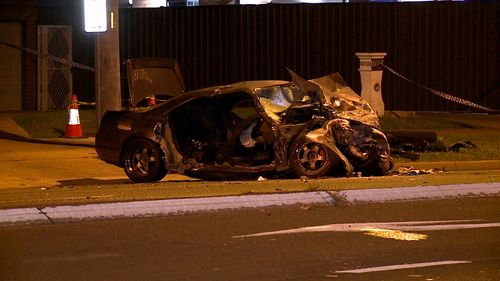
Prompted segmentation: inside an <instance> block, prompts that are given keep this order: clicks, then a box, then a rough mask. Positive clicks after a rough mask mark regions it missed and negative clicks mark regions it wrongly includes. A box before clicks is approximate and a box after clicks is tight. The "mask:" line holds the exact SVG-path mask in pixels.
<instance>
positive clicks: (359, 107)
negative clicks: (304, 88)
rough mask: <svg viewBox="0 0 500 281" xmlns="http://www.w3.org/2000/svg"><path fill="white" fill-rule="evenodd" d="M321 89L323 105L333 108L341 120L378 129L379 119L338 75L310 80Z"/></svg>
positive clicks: (367, 104)
mask: <svg viewBox="0 0 500 281" xmlns="http://www.w3.org/2000/svg"><path fill="white" fill-rule="evenodd" d="M309 82H312V83H314V84H316V85H318V86H319V87H320V88H321V91H322V93H323V96H324V98H325V100H324V104H325V105H326V106H329V107H331V108H333V109H334V110H335V111H336V113H337V115H338V116H339V117H341V118H345V119H349V120H355V121H359V122H361V123H364V124H367V125H370V126H373V127H375V128H379V129H380V124H379V118H378V115H377V113H376V112H375V110H373V108H372V107H371V106H370V104H369V103H368V102H367V101H366V100H364V99H362V98H361V97H360V96H359V95H358V94H356V93H355V92H354V91H353V90H352V89H351V88H350V87H349V86H347V83H346V82H345V81H344V79H342V77H341V76H340V74H339V73H333V74H329V75H326V76H323V77H320V78H316V79H311V80H309Z"/></svg>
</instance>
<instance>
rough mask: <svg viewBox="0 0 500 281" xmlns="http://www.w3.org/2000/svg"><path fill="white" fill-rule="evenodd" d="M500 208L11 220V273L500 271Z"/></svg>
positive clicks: (205, 275) (432, 204) (7, 237)
mask: <svg viewBox="0 0 500 281" xmlns="http://www.w3.org/2000/svg"><path fill="white" fill-rule="evenodd" d="M499 215H500V198H499V197H490V198H463V199H449V200H435V201H418V202H403V203H385V204H358V205H351V206H343V207H339V206H337V207H334V206H316V205H314V206H292V207H273V208H263V209H246V210H245V209H243V210H237V211H223V212H211V213H200V214H191V215H177V216H166V217H153V218H140V219H139V218H137V219H115V220H100V221H81V222H73V223H62V222H57V223H55V224H46V225H24V226H10V227H3V228H0V244H1V245H0V248H1V249H2V250H1V251H0V280H499V278H500V228H499V225H500V219H499V218H500V216H499ZM444 220H445V221H448V222H440V223H439V222H435V221H444ZM416 221H417V222H418V223H417V224H414V223H413V222H416ZM381 222H385V224H383V225H381V224H380V223H381ZM388 222H398V223H395V224H391V223H388ZM314 226H322V227H314ZM304 227H314V228H305V229H304ZM405 227H406V228H405ZM412 228H413V229H412ZM284 230H288V232H291V233H286V231H285V233H284V232H283V231H284ZM319 230H323V231H322V232H318V231H319ZM270 232H271V233H270ZM398 239H402V240H398ZM352 270H360V271H361V272H364V273H359V272H358V271H352ZM377 270H378V271H377Z"/></svg>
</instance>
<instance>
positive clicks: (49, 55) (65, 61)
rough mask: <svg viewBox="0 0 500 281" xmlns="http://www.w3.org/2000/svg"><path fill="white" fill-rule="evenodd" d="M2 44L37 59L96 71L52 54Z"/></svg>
mask: <svg viewBox="0 0 500 281" xmlns="http://www.w3.org/2000/svg"><path fill="white" fill-rule="evenodd" d="M0 44H2V45H5V46H8V47H11V48H14V49H18V50H21V51H23V52H26V53H29V54H32V55H35V56H37V57H42V58H47V59H49V60H51V61H55V62H58V63H60V64H64V65H67V66H71V67H74V68H79V69H84V70H88V71H95V70H94V68H93V67H91V66H88V65H84V64H81V63H78V62H74V61H72V60H68V59H65V58H61V57H58V56H54V55H51V54H46V53H43V52H40V51H37V50H35V49H31V48H26V47H21V46H17V45H14V44H11V43H8V42H5V41H2V40H0Z"/></svg>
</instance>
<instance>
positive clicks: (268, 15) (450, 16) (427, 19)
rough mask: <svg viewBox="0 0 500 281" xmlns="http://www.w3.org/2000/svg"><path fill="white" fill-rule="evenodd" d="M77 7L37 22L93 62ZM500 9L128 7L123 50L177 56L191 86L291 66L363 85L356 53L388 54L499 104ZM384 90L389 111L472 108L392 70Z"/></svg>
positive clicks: (84, 90)
mask: <svg viewBox="0 0 500 281" xmlns="http://www.w3.org/2000/svg"><path fill="white" fill-rule="evenodd" d="M76 2H80V1H76ZM76 6H78V7H79V9H76V10H72V11H71V10H69V9H65V10H58V11H52V10H51V9H40V10H39V24H69V25H72V26H73V45H74V48H73V56H74V59H75V61H78V62H81V63H84V64H89V65H93V62H94V57H93V56H94V47H93V42H94V40H93V39H94V35H93V34H87V33H85V32H84V31H83V21H82V19H83V15H82V9H81V8H82V7H81V4H78V5H76ZM499 7H500V4H498V3H496V2H488V3H450V2H447V3H406V4H405V3H351V4H304V5H298V4H297V5H259V6H200V7H171V8H160V9H121V10H120V48H121V49H120V53H121V54H120V55H121V59H122V60H125V59H127V58H136V57H143V56H168V57H173V58H176V59H177V60H178V61H179V63H180V65H181V69H182V72H183V74H184V76H185V82H186V84H187V86H188V88H189V89H196V88H201V87H205V86H211V85H220V84H228V83H232V82H236V81H241V80H256V79H283V80H289V77H288V74H287V72H286V71H285V68H284V67H285V66H286V67H289V68H291V69H293V70H295V71H296V72H297V73H299V74H300V75H302V76H304V77H305V78H314V77H318V76H321V75H324V74H328V73H331V72H337V71H338V72H340V73H341V74H342V76H343V77H344V78H345V80H346V81H347V82H348V83H349V84H350V85H351V87H352V88H353V89H354V90H355V91H357V92H358V93H359V92H360V87H361V86H360V79H359V73H358V60H357V58H356V56H355V52H387V53H388V55H387V57H386V60H385V62H386V64H387V65H388V66H390V67H392V68H394V69H395V70H397V71H398V72H400V73H402V74H404V75H405V76H408V77H409V78H411V79H413V80H415V81H416V82H418V83H421V84H424V85H426V86H429V87H432V88H435V89H438V90H441V91H444V92H447V93H450V94H453V95H457V96H459V97H462V98H466V99H469V100H472V101H477V102H478V103H480V104H482V105H486V106H489V107H493V108H500V99H499V98H498V93H499V79H498V78H499V75H498V65H499V61H500V60H499V51H498V50H500V48H499V47H500V46H499V38H498V33H499V32H498V30H500V29H499V26H498V14H500V13H499ZM122 71H124V69H122ZM73 74H74V91H75V92H76V93H78V94H84V95H83V96H85V98H86V99H91V98H92V97H93V94H94V89H93V87H94V80H93V75H92V73H88V72H86V71H82V70H74V73H73ZM122 76H125V75H124V73H122ZM123 85H124V86H125V85H126V83H123ZM123 90H124V91H125V90H126V88H125V87H124V88H123ZM383 95H384V101H385V104H386V109H389V110H425V111H432V110H436V111H463V110H467V108H466V107H464V106H461V105H458V104H454V103H451V102H449V101H445V100H442V99H440V98H438V97H436V96H434V95H433V94H431V93H429V92H426V91H424V90H421V89H419V88H417V87H415V86H414V85H411V84H409V83H408V82H405V81H403V80H401V79H399V78H397V77H395V76H394V75H392V74H391V73H389V72H387V71H385V72H384V77H383Z"/></svg>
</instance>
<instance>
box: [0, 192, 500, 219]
mask: <svg viewBox="0 0 500 281" xmlns="http://www.w3.org/2000/svg"><path fill="white" fill-rule="evenodd" d="M499 195H500V183H482V184H459V185H445V186H424V187H403V188H382V189H365V190H347V191H340V192H331V191H320V192H299V193H286V194H266V195H242V196H227V197H210V198H187V199H166V200H154V201H136V202H121V203H104V204H88V205H79V206H56V207H45V208H18V209H7V210H0V226H8V225H18V224H32V223H42V224H43V223H60V222H69V221H80V220H95V219H113V218H124V217H125V218H132V217H151V216H165V215H177V214H187V213H199V212H207V211H218V210H234V209H241V208H263V207H271V206H290V205H297V204H304V205H311V204H326V205H345V204H353V203H383V202H393V201H415V200H431V199H443V198H457V197H485V196H499Z"/></svg>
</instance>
